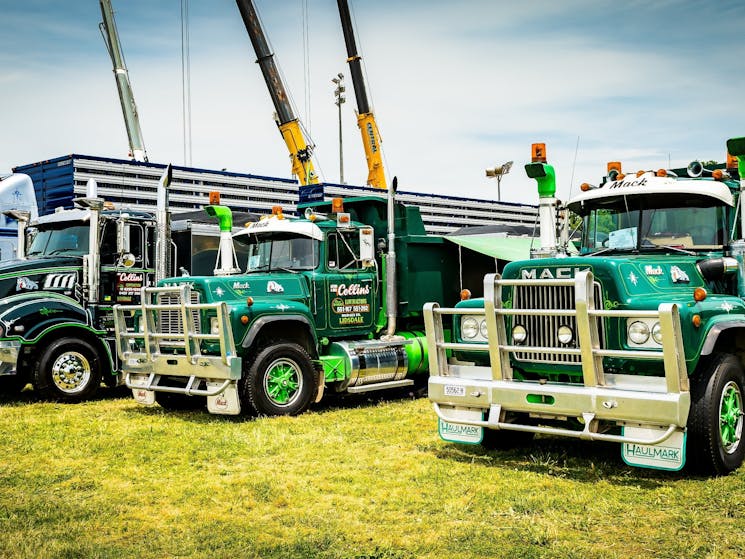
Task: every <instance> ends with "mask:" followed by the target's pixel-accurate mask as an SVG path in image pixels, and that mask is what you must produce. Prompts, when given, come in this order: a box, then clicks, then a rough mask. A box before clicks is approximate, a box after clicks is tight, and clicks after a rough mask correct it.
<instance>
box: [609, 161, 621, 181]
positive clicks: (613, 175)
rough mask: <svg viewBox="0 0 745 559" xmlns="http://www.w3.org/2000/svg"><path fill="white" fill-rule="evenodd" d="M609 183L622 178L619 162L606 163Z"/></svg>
mask: <svg viewBox="0 0 745 559" xmlns="http://www.w3.org/2000/svg"><path fill="white" fill-rule="evenodd" d="M606 169H607V172H608V180H609V181H617V180H621V179H622V178H623V177H624V174H623V170H622V169H621V162H620V161H608V163H607V165H606Z"/></svg>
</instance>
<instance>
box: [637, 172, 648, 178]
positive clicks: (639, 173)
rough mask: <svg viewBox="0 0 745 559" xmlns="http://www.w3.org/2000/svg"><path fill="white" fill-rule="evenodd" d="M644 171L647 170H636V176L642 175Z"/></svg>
mask: <svg viewBox="0 0 745 559" xmlns="http://www.w3.org/2000/svg"><path fill="white" fill-rule="evenodd" d="M646 172H647V171H637V172H636V178H639V177H641V176H642V175H643V174H644V173H646Z"/></svg>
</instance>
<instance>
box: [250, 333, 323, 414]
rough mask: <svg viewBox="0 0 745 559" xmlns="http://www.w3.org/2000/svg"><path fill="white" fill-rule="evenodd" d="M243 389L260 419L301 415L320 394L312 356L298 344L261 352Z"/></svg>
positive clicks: (285, 344)
mask: <svg viewBox="0 0 745 559" xmlns="http://www.w3.org/2000/svg"><path fill="white" fill-rule="evenodd" d="M246 381H247V382H246V383H245V385H244V387H243V389H244V392H245V396H246V399H247V400H248V402H249V403H250V405H251V407H253V409H254V410H255V411H256V413H257V414H259V415H297V414H299V413H302V412H304V411H305V410H306V409H308V406H310V404H311V402H312V401H313V398H314V396H315V395H316V393H317V392H318V374H317V373H316V371H315V369H314V367H313V362H312V361H311V358H310V356H309V355H308V352H306V351H305V349H303V348H302V347H301V346H299V345H298V344H294V343H287V342H285V343H280V344H277V345H273V346H268V347H265V348H263V349H262V350H260V351H259V353H258V354H257V355H256V358H255V359H254V360H253V362H252V363H251V365H250V366H249V369H248V375H247V379H246Z"/></svg>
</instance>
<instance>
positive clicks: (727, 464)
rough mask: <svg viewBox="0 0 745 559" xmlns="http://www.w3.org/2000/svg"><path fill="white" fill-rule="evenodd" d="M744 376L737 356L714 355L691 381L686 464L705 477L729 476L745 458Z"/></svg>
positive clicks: (700, 367) (702, 365) (704, 362)
mask: <svg viewBox="0 0 745 559" xmlns="http://www.w3.org/2000/svg"><path fill="white" fill-rule="evenodd" d="M744 396H745V375H744V374H743V370H742V365H741V364H740V361H739V360H738V359H737V357H735V356H734V355H730V354H726V353H719V354H714V355H712V356H711V357H709V358H708V359H706V361H703V362H702V363H701V364H699V370H698V371H697V374H696V375H695V376H694V378H692V379H691V412H690V414H689V417H688V440H687V441H686V447H687V451H686V460H687V462H688V466H689V467H690V468H691V469H692V470H694V471H697V472H699V473H702V474H706V475H726V474H728V473H730V472H733V471H734V470H736V469H737V468H738V467H739V466H740V465H741V464H742V462H743V458H744V457H745V441H743V440H742V436H743V415H742V413H743V397H744Z"/></svg>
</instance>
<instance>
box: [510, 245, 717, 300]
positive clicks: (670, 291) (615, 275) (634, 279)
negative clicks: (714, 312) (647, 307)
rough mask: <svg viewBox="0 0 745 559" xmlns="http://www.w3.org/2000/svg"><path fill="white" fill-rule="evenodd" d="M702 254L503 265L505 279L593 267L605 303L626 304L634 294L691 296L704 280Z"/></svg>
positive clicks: (568, 274) (566, 274)
mask: <svg viewBox="0 0 745 559" xmlns="http://www.w3.org/2000/svg"><path fill="white" fill-rule="evenodd" d="M700 260H702V259H701V257H700V256H688V255H680V256H677V255H676V256H666V257H664V258H660V255H659V254H655V255H629V256H627V257H614V258H601V257H585V258H579V257H575V258H546V259H535V260H523V261H520V262H511V263H509V264H508V265H506V266H505V268H504V273H503V277H504V278H505V279H568V278H573V277H575V275H576V274H577V272H578V271H581V270H588V269H589V270H590V271H591V272H592V273H593V275H594V277H595V280H596V281H598V282H600V284H601V285H602V286H603V293H604V299H605V300H606V306H607V305H608V304H609V302H610V304H611V305H613V306H614V307H615V306H619V305H623V304H624V303H625V302H627V301H628V300H629V299H630V298H631V297H634V298H637V297H640V296H645V295H649V296H656V295H660V296H662V295H664V296H665V297H666V298H670V299H675V298H676V294H680V295H681V296H683V297H685V298H686V299H688V298H692V293H693V290H694V288H696V287H703V286H704V279H703V277H702V276H701V273H700V272H699V270H698V268H697V266H696V262H698V261H700Z"/></svg>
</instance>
